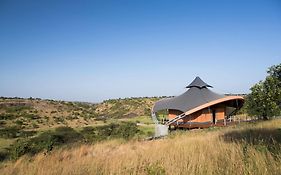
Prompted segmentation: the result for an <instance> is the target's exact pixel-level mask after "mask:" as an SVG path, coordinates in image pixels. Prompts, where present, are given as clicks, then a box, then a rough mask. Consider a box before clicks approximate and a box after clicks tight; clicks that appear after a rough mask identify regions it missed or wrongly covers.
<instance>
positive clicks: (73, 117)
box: [0, 97, 160, 129]
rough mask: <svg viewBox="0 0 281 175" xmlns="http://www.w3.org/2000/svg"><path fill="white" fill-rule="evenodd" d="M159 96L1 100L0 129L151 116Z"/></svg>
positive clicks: (44, 126)
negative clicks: (90, 100) (107, 98)
mask: <svg viewBox="0 0 281 175" xmlns="http://www.w3.org/2000/svg"><path fill="white" fill-rule="evenodd" d="M159 99H160V97H139V98H125V99H112V100H105V101H103V102H102V103H97V104H92V103H84V102H66V101H55V100H42V99H38V98H28V99H24V98H5V97H1V98H0V126H11V125H19V126H22V127H23V128H25V129H35V128H49V127H54V126H60V125H62V126H64V125H66V126H71V127H79V126H86V125H92V124H100V123H102V122H105V121H106V120H109V119H123V118H134V117H138V116H150V110H151V107H152V106H153V104H154V102H155V101H157V100H159Z"/></svg>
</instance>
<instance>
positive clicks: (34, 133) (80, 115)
mask: <svg viewBox="0 0 281 175" xmlns="http://www.w3.org/2000/svg"><path fill="white" fill-rule="evenodd" d="M267 73H268V76H267V77H266V78H265V80H263V81H260V82H258V83H257V84H255V85H254V86H253V87H252V88H251V89H250V90H251V92H250V93H249V94H248V95H247V96H246V97H245V104H244V107H243V108H242V109H241V110H240V111H239V113H237V114H239V115H242V116H246V117H248V118H255V119H260V120H254V121H251V122H250V121H248V122H245V123H243V122H242V123H241V124H239V125H235V126H230V127H225V128H216V127H213V128H208V129H203V130H191V131H173V132H172V133H171V134H170V135H169V136H168V137H167V138H164V139H158V140H151V141H148V140H146V139H145V138H147V137H149V136H152V135H153V132H154V125H153V123H152V120H151V119H150V116H149V115H150V109H151V107H152V105H153V104H154V102H155V101H157V100H159V99H160V98H163V97H151V98H148V97H144V98H126V99H114V100H106V101H104V102H102V103H98V104H91V103H81V102H64V101H54V100H41V99H34V98H29V99H21V98H4V97H2V98H1V99H0V170H1V174H280V172H281V118H280V114H281V64H279V65H275V66H272V67H270V68H269V69H268V71H267ZM165 115H166V113H165V111H164V112H163V114H162V113H161V117H162V118H163V117H165Z"/></svg>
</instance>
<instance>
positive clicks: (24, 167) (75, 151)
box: [0, 120, 281, 175]
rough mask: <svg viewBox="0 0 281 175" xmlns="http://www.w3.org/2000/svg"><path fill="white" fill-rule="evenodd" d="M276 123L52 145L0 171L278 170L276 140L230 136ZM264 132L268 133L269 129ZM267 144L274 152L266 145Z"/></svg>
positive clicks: (278, 123)
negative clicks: (71, 145) (66, 146)
mask: <svg viewBox="0 0 281 175" xmlns="http://www.w3.org/2000/svg"><path fill="white" fill-rule="evenodd" d="M280 126H281V120H274V121H270V122H267V123H262V124H258V125H255V126H244V127H239V128H235V127H233V128H223V129H219V130H216V131H208V130H203V131H202V130H201V131H190V132H188V131H187V132H185V133H183V132H181V133H177V134H174V135H172V136H170V137H169V138H166V139H161V140H155V141H129V142H125V143H124V142H123V141H120V140H111V141H106V142H103V143H99V144H96V145H94V146H91V145H82V146H80V147H77V148H71V149H63V150H56V151H54V152H52V153H51V154H49V155H44V154H39V155H36V156H35V157H27V156H26V157H22V158H21V159H19V160H17V161H16V162H8V163H6V164H5V166H3V167H2V168H1V171H0V172H1V174H24V175H25V174H29V175H31V174H40V175H45V174H48V175H49V174H60V175H64V174H75V175H76V174H81V175H82V174H122V175H124V174H173V175H174V174H255V175H256V174H281V152H280V150H281V149H280V148H281V147H280V143H279V142H278V141H273V142H271V143H270V144H274V145H267V144H266V143H264V142H261V144H260V145H255V144H256V142H253V143H251V140H255V138H248V139H245V140H244V139H243V135H242V136H240V137H233V138H229V137H232V136H235V133H238V135H239V132H240V131H241V133H245V132H246V131H247V130H249V129H250V130H251V131H254V129H255V128H258V129H259V130H260V129H261V128H264V129H266V128H267V130H268V128H270V129H272V131H273V132H272V134H278V129H277V128H278V127H279V128H280ZM249 127H250V128H249ZM276 131H277V132H276ZM279 131H280V130H279ZM228 133H234V134H232V135H231V134H230V135H227V134H228ZM266 134H267V135H268V134H269V135H270V133H268V132H266ZM225 135H227V137H228V138H225ZM252 136H253V137H254V136H255V135H251V134H248V135H246V136H245V137H252ZM262 137H266V135H264V136H261V138H262ZM269 137H271V136H269ZM272 137H274V135H272ZM239 139H240V140H239ZM271 140H274V138H272V139H271ZM270 146H273V147H272V148H274V149H277V152H274V151H271V149H268V147H270ZM274 149H272V150H274ZM278 149H279V152H278ZM275 151H276V150H275Z"/></svg>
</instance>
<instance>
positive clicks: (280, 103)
mask: <svg viewBox="0 0 281 175" xmlns="http://www.w3.org/2000/svg"><path fill="white" fill-rule="evenodd" d="M267 73H268V74H269V75H268V76H267V77H266V79H265V80H264V81H260V82H259V83H257V84H255V85H254V86H253V87H252V88H251V89H250V90H251V93H250V94H249V95H248V96H247V98H246V109H247V112H248V114H250V115H254V116H258V117H260V118H262V119H264V120H267V119H269V118H271V117H273V116H277V115H280V114H281V64H279V65H274V66H272V67H270V68H269V69H268V71H267Z"/></svg>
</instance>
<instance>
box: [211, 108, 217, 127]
mask: <svg viewBox="0 0 281 175" xmlns="http://www.w3.org/2000/svg"><path fill="white" fill-rule="evenodd" d="M212 123H213V124H216V110H215V109H212Z"/></svg>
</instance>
